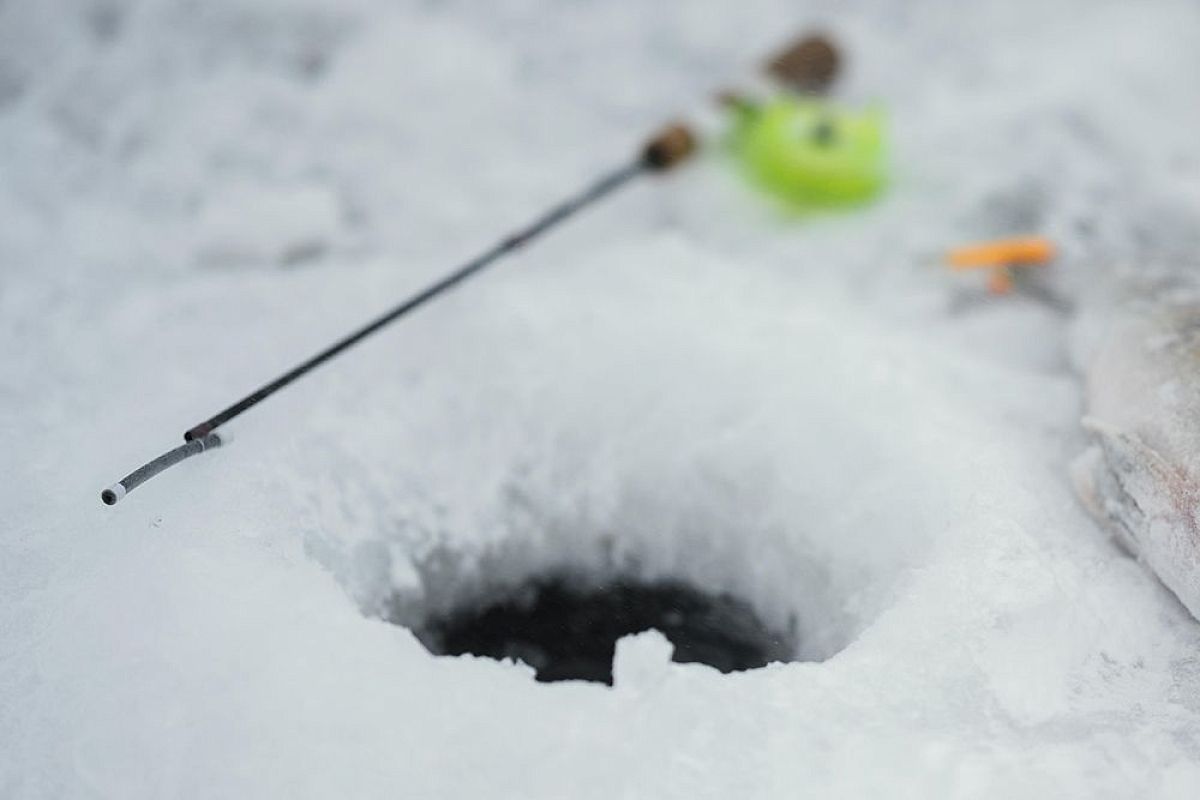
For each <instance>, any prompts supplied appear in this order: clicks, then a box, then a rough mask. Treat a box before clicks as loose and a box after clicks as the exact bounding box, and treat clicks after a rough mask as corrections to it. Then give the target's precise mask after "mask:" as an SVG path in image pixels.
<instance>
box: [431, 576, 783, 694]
mask: <svg viewBox="0 0 1200 800" xmlns="http://www.w3.org/2000/svg"><path fill="white" fill-rule="evenodd" d="M650 628H655V629H657V630H659V631H661V632H662V633H663V635H665V636H666V637H667V638H668V639H670V640H671V643H672V644H674V645H675V655H674V658H673V660H675V661H679V662H685V663H686V662H700V663H703V664H708V665H709V666H712V667H716V668H717V669H719V670H720V671H721V672H733V671H735V670H746V669H754V668H755V667H762V666H765V665H766V664H768V663H769V662H771V661H784V660H787V659H788V657H789V656H790V655H791V652H790V651H791V648H790V647H789V646H788V645H787V642H786V639H785V637H781V636H778V635H776V634H775V633H773V632H772V631H770V630H768V629H767V627H766V626H765V625H763V623H762V621H761V620H760V619H759V618H758V615H757V614H755V613H754V610H753V609H752V608H751V607H750V606H749V604H747V603H745V602H743V601H742V600H739V599H737V598H735V597H732V596H730V595H727V594H720V595H714V594H708V593H705V592H701V591H698V590H696V589H693V588H691V587H690V586H687V585H685V584H682V583H675V582H660V583H649V584H647V583H633V582H628V581H620V582H614V583H610V584H605V585H601V586H577V585H573V584H572V583H571V582H569V581H567V580H566V579H562V578H551V579H543V580H539V581H535V582H532V583H530V584H527V585H526V586H525V587H524V588H523V589H521V590H519V591H518V592H515V593H514V594H513V595H512V596H509V597H505V598H500V599H498V600H495V601H493V602H492V603H490V604H488V605H485V606H483V607H481V608H475V609H464V610H460V611H457V612H455V613H453V614H451V615H449V616H446V617H443V618H441V619H438V620H433V621H430V622H427V623H426V625H425V626H424V627H423V628H422V629H421V630H419V631H418V635H419V636H420V638H421V640H422V641H423V642H425V644H426V646H427V647H429V649H430V650H431V651H433V652H434V653H437V654H440V655H463V654H465V653H472V654H474V655H480V656H490V657H492V658H497V659H501V658H513V659H517V660H519V661H523V662H525V663H526V664H529V665H530V666H532V667H533V668H534V669H536V670H537V679H538V680H539V681H546V682H549V681H565V680H587V681H596V682H598V683H606V684H608V685H610V686H611V685H612V681H613V677H612V661H613V653H614V651H615V649H616V643H617V640H618V639H620V638H621V637H622V636H626V635H628V634H631V633H639V632H641V631H644V630H648V629H650Z"/></svg>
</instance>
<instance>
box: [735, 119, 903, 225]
mask: <svg viewBox="0 0 1200 800" xmlns="http://www.w3.org/2000/svg"><path fill="white" fill-rule="evenodd" d="M735 113H736V114H737V115H738V120H737V123H736V125H735V128H734V132H733V137H732V146H733V151H734V153H735V154H736V155H737V157H738V158H739V160H740V161H741V162H742V166H743V168H744V169H745V170H746V172H747V174H748V176H749V177H750V179H751V180H752V181H754V182H755V183H756V184H758V185H759V186H761V187H762V188H763V189H765V190H767V191H768V192H770V193H771V194H773V195H775V196H777V197H779V198H780V199H782V200H784V201H785V202H786V203H787V204H788V205H791V206H793V207H796V208H800V209H811V208H831V207H842V206H850V205H856V204H859V203H864V202H866V201H868V200H870V199H871V198H873V197H875V196H876V195H877V194H879V192H880V190H881V189H882V188H883V186H884V184H885V183H886V178H887V175H886V153H885V148H884V124H885V120H884V115H883V112H882V110H881V109H878V108H871V109H867V110H865V111H862V112H851V111H845V110H842V109H839V108H837V107H835V106H833V105H832V104H830V103H828V102H826V101H823V100H818V99H815V98H792V97H780V98H776V99H773V100H770V101H767V102H765V103H763V104H761V105H752V104H749V103H743V104H739V105H738V106H737V107H736V110H735Z"/></svg>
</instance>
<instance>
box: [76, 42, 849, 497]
mask: <svg viewBox="0 0 1200 800" xmlns="http://www.w3.org/2000/svg"><path fill="white" fill-rule="evenodd" d="M766 67H767V71H768V72H769V73H770V74H772V75H773V76H774V77H776V78H777V79H778V80H780V81H782V82H785V83H788V84H791V85H793V86H795V87H798V88H801V89H803V90H805V91H813V90H814V87H818V86H824V85H827V84H828V82H829V81H830V80H832V77H833V75H834V74H835V73H836V72H837V67H838V61H837V53H836V51H835V50H834V49H833V48H832V46H831V45H830V44H829V42H828V40H827V39H825V38H824V37H822V36H808V37H805V38H802V39H799V40H797V41H796V42H795V43H793V44H792V45H791V46H790V47H788V48H786V49H784V50H783V51H781V52H780V53H778V54H776V55H775V57H774V58H772V59H771V60H770V61H768V62H767V65H766ZM696 145H697V141H696V136H695V134H694V133H693V132H692V130H691V129H690V128H689V127H687V126H686V125H684V124H681V123H674V124H671V125H668V126H667V127H665V128H663V129H662V130H660V131H659V132H657V133H656V134H655V135H654V136H652V137H651V138H650V139H649V140H648V141H646V143H645V144H644V145H643V146H642V148H641V151H640V152H639V153H638V154H637V156H636V157H635V158H634V159H632V160H631V161H630V162H629V163H627V164H625V165H623V166H621V167H618V168H617V169H615V170H612V171H611V172H608V173H606V174H604V175H602V176H600V177H599V178H597V179H596V180H594V181H593V182H592V183H591V184H590V185H588V186H587V187H585V188H584V189H583V190H582V191H580V192H579V193H577V194H575V195H573V196H571V197H569V198H567V199H566V200H563V201H562V202H560V203H559V204H558V205H555V206H553V207H551V208H550V209H549V210H548V211H546V212H545V213H543V214H542V215H541V216H540V217H538V218H537V219H535V220H534V221H533V222H531V223H530V224H528V225H526V226H525V227H524V228H520V229H518V230H517V231H515V232H513V233H512V234H510V235H509V236H507V237H505V238H503V239H501V240H500V241H499V242H497V243H496V244H494V245H492V246H491V247H490V248H488V249H487V250H485V251H484V252H482V253H480V254H479V255H477V256H476V257H475V258H473V259H471V260H470V261H468V262H466V263H465V264H463V265H462V266H460V267H458V268H457V269H455V270H453V271H452V272H450V273H448V274H447V275H445V276H444V277H442V278H440V279H439V280H437V281H435V282H434V283H432V284H430V285H429V286H427V287H425V288H424V289H422V290H421V291H419V292H417V293H416V294H414V295H412V296H410V297H408V298H407V299H405V300H404V301H402V302H401V303H400V304H399V305H397V306H395V307H393V308H392V309H390V310H389V311H386V312H384V313H383V314H381V315H380V316H378V317H376V318H375V319H373V320H371V321H370V322H368V323H367V324H365V325H363V326H362V327H360V328H358V329H357V330H354V331H352V332H350V333H349V334H347V335H346V336H344V337H342V338H341V339H339V340H337V341H336V342H334V343H333V344H331V345H329V346H328V347H326V348H325V349H324V350H321V351H320V352H318V353H316V354H315V355H313V356H311V357H310V358H308V359H306V360H305V361H302V362H301V363H299V364H297V365H296V366H295V367H293V368H292V369H290V370H288V371H287V372H285V373H283V374H282V375H280V376H279V377H277V378H275V379H274V380H272V381H270V382H268V383H265V384H263V385H262V386H260V387H259V388H258V389H255V390H254V391H253V392H251V393H250V394H248V395H246V396H245V397H243V398H242V399H240V400H238V401H237V402H235V403H233V404H231V405H230V406H228V407H227V408H225V409H223V410H221V411H219V412H217V413H216V414H214V415H213V416H211V417H209V418H208V419H206V420H204V421H203V422H200V423H197V424H196V425H193V426H192V427H191V428H188V429H187V431H185V432H184V434H183V440H184V443H183V444H182V445H180V446H178V447H175V448H172V449H171V450H168V451H167V452H165V453H163V454H162V455H160V456H159V457H158V458H155V459H153V460H151V461H148V462H147V463H145V464H143V465H142V466H140V467H138V468H137V469H135V470H134V471H133V472H131V473H129V474H128V475H126V476H125V477H124V478H122V479H121V480H119V481H117V482H116V483H114V484H113V485H112V486H109V487H108V488H107V489H105V490H104V491H102V492H101V493H100V499H101V500H102V501H103V502H104V504H105V505H110V506H111V505H115V504H116V503H118V502H119V501H120V500H121V499H122V498H123V497H125V495H127V494H129V492H132V491H133V490H134V489H136V488H137V487H138V486H141V485H142V484H143V483H145V482H146V481H148V480H150V479H151V478H153V477H154V476H155V475H158V474H159V473H161V472H163V471H164V470H166V469H168V468H169V467H172V466H174V465H175V464H178V463H179V462H181V461H183V460H185V459H187V458H190V457H192V456H194V455H199V454H200V453H203V452H205V451H206V450H211V449H213V448H216V447H220V446H221V445H222V444H224V443H225V442H226V441H227V440H228V439H227V437H223V435H222V434H221V433H220V432H219V431H218V428H220V427H221V426H222V425H224V424H225V423H227V422H229V421H230V420H232V419H234V418H235V417H237V416H239V415H240V414H242V413H243V412H245V411H248V410H249V409H251V408H253V407H254V406H256V405H258V404H259V403H261V402H262V401H263V400H265V399H267V398H268V397H270V396H271V395H273V394H275V393H276V392H278V391H279V390H280V389H282V388H284V387H285V386H287V385H289V384H291V383H292V382H294V381H296V380H297V379H299V378H300V377H302V376H304V375H306V374H307V373H309V372H311V371H312V370H314V369H316V368H317V367H319V366H320V365H321V364H324V363H325V362H326V361H329V360H330V359H331V358H334V357H335V356H337V355H338V354H340V353H342V352H344V351H345V350H348V349H349V348H351V347H353V346H354V345H356V344H358V343H359V342H361V341H362V340H363V339H365V338H367V337H368V336H370V335H371V334H373V333H375V332H377V331H378V330H380V329H381V328H383V327H385V326H386V325H388V324H390V323H392V322H395V321H396V320H398V319H400V318H401V317H404V316H406V315H407V314H409V313H411V312H413V311H415V310H416V309H418V308H420V307H421V306H423V305H425V304H426V303H428V302H430V301H431V300H433V299H434V298H436V297H439V296H441V295H442V294H444V293H446V292H448V291H449V290H451V289H453V288H454V287H456V286H458V285H459V284H461V283H462V282H463V281H466V280H467V279H469V278H471V277H473V276H474V275H477V274H478V273H480V272H482V271H483V270H484V269H486V268H487V267H489V266H491V265H492V264H494V263H495V262H496V261H498V260H499V259H500V258H502V257H503V256H505V255H508V254H510V253H512V252H513V251H515V250H519V249H520V248H521V247H523V246H525V245H526V244H528V243H529V242H531V241H532V240H534V239H536V238H537V237H539V236H541V235H542V234H544V233H546V232H547V231H549V230H550V229H552V228H554V227H556V226H557V225H559V224H561V223H562V222H564V221H566V220H567V219H568V218H570V217H572V216H574V215H575V214H577V213H578V212H580V211H582V210H584V209H586V208H588V207H589V206H591V205H593V204H595V203H597V202H598V201H600V200H601V199H602V198H604V197H605V196H607V195H609V194H610V193H612V192H614V191H615V190H617V189H619V188H621V187H622V186H625V185H626V184H628V183H630V182H631V181H633V180H634V179H635V178H637V177H639V176H641V175H644V174H647V173H662V172H667V171H669V170H671V169H672V168H674V167H675V166H677V165H679V164H680V163H682V162H683V161H686V160H687V158H688V157H689V156H690V155H691V154H692V153H693V152H694V151H695V149H696Z"/></svg>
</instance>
